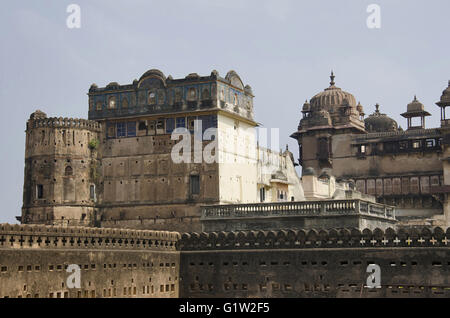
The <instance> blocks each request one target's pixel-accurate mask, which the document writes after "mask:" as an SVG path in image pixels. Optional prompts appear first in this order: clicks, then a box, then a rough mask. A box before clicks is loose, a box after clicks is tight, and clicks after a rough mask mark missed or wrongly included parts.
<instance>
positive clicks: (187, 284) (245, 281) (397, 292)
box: [179, 228, 450, 298]
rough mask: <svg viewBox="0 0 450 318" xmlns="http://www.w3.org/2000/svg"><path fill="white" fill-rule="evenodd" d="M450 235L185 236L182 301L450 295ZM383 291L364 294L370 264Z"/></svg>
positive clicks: (292, 233)
mask: <svg viewBox="0 0 450 318" xmlns="http://www.w3.org/2000/svg"><path fill="white" fill-rule="evenodd" d="M449 237H450V229H447V232H444V231H443V230H442V229H441V228H435V229H434V231H431V230H429V229H423V230H416V229H411V230H409V231H405V230H399V231H397V232H395V231H394V230H392V229H387V230H386V231H381V230H379V229H376V230H374V231H373V232H372V231H370V230H364V231H362V232H360V231H358V230H339V231H337V230H330V231H324V230H321V231H316V230H311V231H308V232H306V231H302V230H300V231H294V230H289V231H268V232H262V231H260V232H253V231H250V232H238V233H233V232H231V233H210V234H206V233H202V234H196V233H194V234H184V235H183V236H182V238H181V240H180V242H179V248H180V249H181V263H180V269H181V273H180V277H182V278H183V279H182V284H181V285H180V296H181V297H194V298H195V297H226V298H233V297H244V298H247V297H249V298H252V297H449V296H450V279H449V277H450V276H449V267H450V254H449V245H448V244H449V240H448V239H449ZM369 264H377V265H379V266H380V268H381V288H379V289H368V288H365V287H364V285H366V280H367V277H368V276H369V274H368V273H366V269H367V266H368V265H369Z"/></svg>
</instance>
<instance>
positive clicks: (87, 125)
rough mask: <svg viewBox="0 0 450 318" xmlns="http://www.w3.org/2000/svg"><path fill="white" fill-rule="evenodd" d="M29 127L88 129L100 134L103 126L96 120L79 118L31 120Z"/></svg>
mask: <svg viewBox="0 0 450 318" xmlns="http://www.w3.org/2000/svg"><path fill="white" fill-rule="evenodd" d="M28 124H29V125H27V126H28V127H27V128H28V129H30V128H40V127H43V128H47V127H50V128H71V129H88V130H92V131H96V132H100V130H101V124H100V123H98V122H96V121H94V120H87V119H79V118H62V117H51V118H36V119H31V120H30V121H29V122H28Z"/></svg>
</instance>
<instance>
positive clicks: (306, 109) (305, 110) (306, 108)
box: [302, 100, 311, 113]
mask: <svg viewBox="0 0 450 318" xmlns="http://www.w3.org/2000/svg"><path fill="white" fill-rule="evenodd" d="M310 111H311V104H310V103H308V101H307V100H306V101H305V103H304V104H303V108H302V112H303V113H309V112H310Z"/></svg>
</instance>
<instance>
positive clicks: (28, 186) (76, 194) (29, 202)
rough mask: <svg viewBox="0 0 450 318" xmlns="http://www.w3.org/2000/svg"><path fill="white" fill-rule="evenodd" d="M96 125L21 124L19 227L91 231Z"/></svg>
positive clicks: (34, 119) (37, 117) (38, 117)
mask: <svg viewBox="0 0 450 318" xmlns="http://www.w3.org/2000/svg"><path fill="white" fill-rule="evenodd" d="M99 132H100V124H99V123H97V122H95V121H89V120H84V119H72V118H47V115H46V114H45V113H43V112H41V111H39V110H38V111H36V112H34V113H33V114H31V116H30V119H29V120H28V122H27V129H26V147H25V173H24V175H25V180H24V189H23V207H22V216H21V218H20V219H21V222H22V223H23V224H26V223H34V224H36V223H38V224H39V223H40V224H59V225H91V226H92V225H94V222H95V221H94V220H95V208H94V207H95V201H96V188H97V187H96V183H97V182H98V181H97V178H98V175H99V174H98V170H99V168H98V167H97V147H98V140H99V136H98V134H99Z"/></svg>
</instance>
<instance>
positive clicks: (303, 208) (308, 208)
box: [202, 200, 395, 220]
mask: <svg viewBox="0 0 450 318" xmlns="http://www.w3.org/2000/svg"><path fill="white" fill-rule="evenodd" d="M358 214H359V215H370V216H375V217H382V218H386V219H392V220H395V208H394V207H392V206H388V205H384V204H379V203H372V202H368V201H363V200H329V201H303V202H279V203H256V204H235V205H212V206H203V207H202V219H203V220H212V219H230V218H253V217H277V216H330V215H358Z"/></svg>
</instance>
